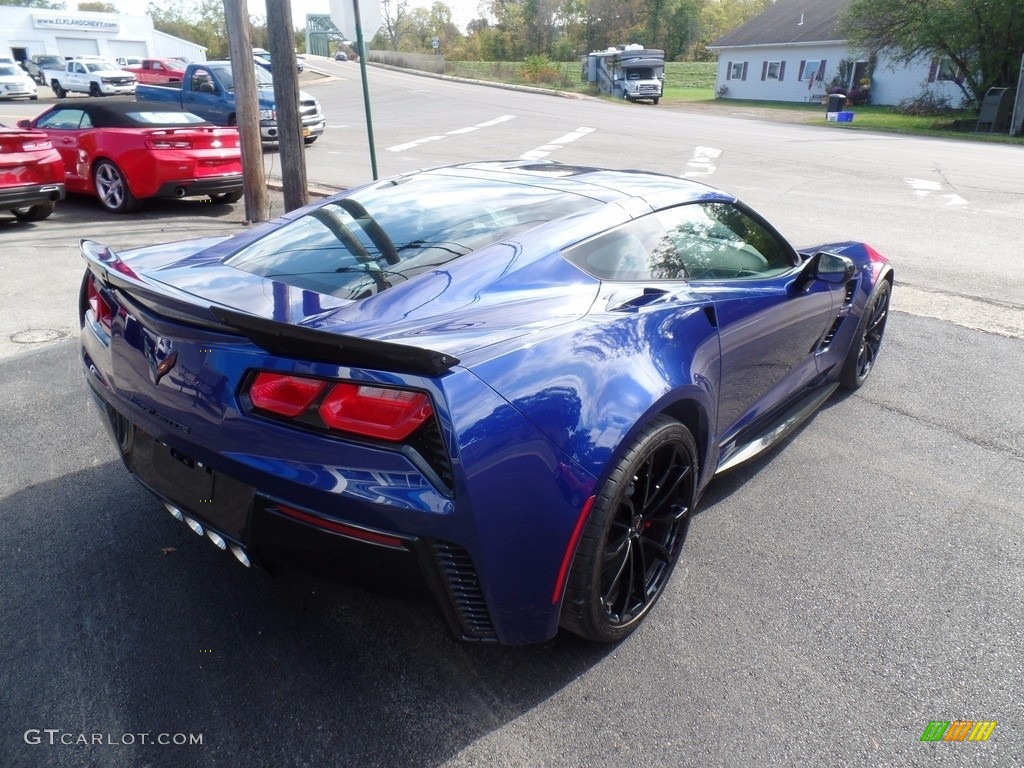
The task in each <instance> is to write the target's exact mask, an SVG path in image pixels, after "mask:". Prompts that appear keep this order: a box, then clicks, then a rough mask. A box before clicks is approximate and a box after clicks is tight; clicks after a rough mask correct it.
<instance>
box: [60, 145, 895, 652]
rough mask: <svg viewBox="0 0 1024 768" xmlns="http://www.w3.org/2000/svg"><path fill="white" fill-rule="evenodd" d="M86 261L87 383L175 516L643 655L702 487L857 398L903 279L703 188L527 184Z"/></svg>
mask: <svg viewBox="0 0 1024 768" xmlns="http://www.w3.org/2000/svg"><path fill="white" fill-rule="evenodd" d="M82 253H83V255H84V257H85V259H86V261H87V263H88V270H87V272H86V275H85V278H84V280H83V284H82V293H81V300H80V312H81V319H82V334H81V355H82V363H83V365H84V373H85V378H86V381H87V382H88V385H89V389H90V391H91V392H92V394H93V395H94V399H95V401H96V402H97V403H98V404H99V406H100V409H101V411H102V412H103V414H104V419H105V422H106V423H107V424H108V425H109V427H110V432H111V434H112V436H113V439H114V441H115V443H116V444H117V447H118V449H119V450H120V452H121V455H122V457H123V460H124V463H125V465H126V466H127V467H128V469H129V470H130V471H131V472H132V473H133V474H134V475H135V477H136V478H137V479H138V480H139V481H140V482H141V483H142V484H143V485H145V486H146V487H147V488H149V489H150V490H151V491H152V492H153V493H154V494H155V495H156V496H157V497H159V498H160V499H161V500H162V501H163V503H164V505H165V506H166V508H167V509H168V510H169V511H170V513H171V514H172V515H174V516H175V517H176V518H178V519H179V520H182V521H184V522H185V523H187V524H188V526H189V527H191V528H192V530H193V531H195V532H196V533H198V534H200V535H203V534H205V535H206V536H207V537H208V538H209V539H210V540H211V541H212V542H213V543H214V544H215V545H217V546H218V547H220V548H221V549H226V550H230V551H231V552H232V553H234V555H235V556H236V557H237V558H238V560H240V561H241V562H242V563H243V564H244V565H246V566H248V565H250V564H252V565H258V566H260V567H263V568H265V569H267V570H270V571H274V570H280V569H286V568H299V569H303V570H306V571H312V572H317V573H322V574H326V575H329V576H331V577H337V578H343V579H350V580H355V581H356V582H357V583H361V584H365V585H369V586H372V587H381V588H388V589H399V590H401V589H404V588H405V587H404V586H403V585H410V587H412V586H419V587H422V588H425V589H427V590H430V591H431V592H432V593H433V594H434V596H435V597H436V598H437V601H438V603H439V605H440V606H441V609H442V612H443V614H444V616H445V618H446V619H447V621H448V623H449V624H450V626H451V627H452V629H453V630H454V632H455V633H456V634H457V635H458V636H459V637H462V638H465V639H476V640H497V641H500V642H503V643H509V644H521V643H534V642H540V641H544V640H546V639H548V638H551V637H552V636H553V635H554V634H555V633H556V632H557V631H558V628H559V626H562V627H565V628H567V629H569V630H571V631H572V632H575V633H577V634H579V635H582V636H583V637H586V638H589V639H591V640H595V641H603V642H612V641H616V640H619V639H621V638H623V637H625V636H626V635H627V634H629V633H630V632H631V631H632V630H633V629H635V628H636V626H637V625H638V624H639V623H640V621H642V620H643V618H644V617H645V616H646V615H647V613H648V612H649V611H650V609H651V608H652V606H653V605H654V604H655V602H656V601H657V599H658V597H659V595H660V594H661V593H662V591H663V590H664V588H665V585H666V583H667V582H668V579H669V577H670V575H671V573H672V569H673V566H674V565H675V563H676V561H677V560H678V558H679V555H680V550H681V548H682V545H683V540H684V538H685V535H686V530H687V525H688V522H689V517H690V515H691V513H692V512H693V510H694V508H695V506H696V504H697V502H698V499H699V498H700V495H701V492H702V491H703V490H704V488H705V487H706V486H707V484H708V482H709V481H710V480H711V479H712V477H714V475H715V474H716V473H717V472H722V471H723V470H726V469H729V468H730V467H733V466H735V465H736V464H738V463H740V462H742V461H744V460H746V459H749V458H751V457H752V456H755V455H756V454H758V453H760V452H761V451H763V450H765V449H767V448H768V447H770V446H771V445H773V444H774V443H776V442H778V441H779V440H780V439H781V438H782V437H784V436H785V435H787V434H788V433H789V432H790V431H791V430H792V429H793V428H794V427H795V426H796V425H797V424H799V423H800V422H801V421H802V420H803V419H804V418H806V417H807V416H809V415H810V414H811V413H813V411H814V410H815V409H816V408H817V407H818V406H820V405H821V404H822V403H823V402H824V401H825V400H826V398H828V396H829V395H830V394H831V393H832V392H833V391H834V390H835V389H836V388H837V387H839V386H842V387H846V388H856V387H859V386H860V385H861V384H862V383H863V382H864V381H865V379H866V378H867V376H868V375H869V373H870V372H871V370H872V367H873V366H874V364H875V361H876V359H877V356H878V353H879V349H880V347H881V343H882V336H883V333H884V330H885V324H886V319H887V316H888V308H889V297H890V293H891V290H892V281H893V272H892V268H891V267H890V266H889V264H888V262H887V260H886V259H885V258H884V257H882V256H881V255H879V254H878V253H877V252H876V251H874V250H873V249H872V248H871V247H869V246H867V245H865V244H862V243H854V242H842V243H829V244H825V245H819V246H816V247H813V248H808V249H804V250H799V251H798V250H796V249H794V248H793V247H792V246H791V245H790V244H789V243H788V242H787V241H786V240H785V239H784V238H783V237H782V236H781V235H779V234H778V232H776V230H775V229H774V228H773V227H772V226H771V225H770V224H769V223H768V222H767V221H765V220H764V219H763V218H762V217H761V216H759V215H758V214H756V213H755V212H753V211H752V210H750V209H749V208H747V207H746V206H744V205H743V204H742V203H740V202H738V201H737V200H736V199H735V198H733V197H731V196H730V195H727V194H725V193H723V192H719V191H717V190H715V189H713V188H711V187H707V186H704V185H702V184H698V183H695V182H692V181H686V180H683V179H678V178H673V177H669V176H661V175H657V174H653V173H644V172H636V171H613V170H602V169H597V168H583V167H574V166H567V165H560V164H555V163H540V164H538V163H535V162H525V161H523V162H510V163H478V164H469V165H461V166H454V167H446V168H438V169H433V170H428V171H422V172H417V173H410V174H407V175H403V176H398V177H395V178H392V179H389V180H386V181H381V182H373V183H371V184H367V185H365V186H361V187H358V188H355V189H352V190H349V191H347V192H345V193H342V194H339V195H336V196H334V197H331V198H328V199H326V200H324V201H321V202H318V203H316V204H314V205H311V206H308V207H306V208H303V209H302V210H299V211H294V212H292V213H290V214H288V215H286V216H283V217H281V218H278V219H276V220H274V221H271V222H268V223H267V224H264V225H261V226H259V227H257V228H254V229H252V230H251V231H248V232H245V233H243V234H240V235H236V236H234V237H231V238H214V239H204V240H196V241H188V242H181V243H172V244H169V245H158V246H152V247H145V248H137V249H133V250H130V251H123V252H120V253H117V252H114V251H112V250H110V249H109V248H107V247H105V246H103V245H100V244H97V243H94V242H90V241H83V242H82Z"/></svg>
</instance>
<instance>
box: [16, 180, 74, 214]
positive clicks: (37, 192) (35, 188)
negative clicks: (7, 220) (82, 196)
mask: <svg viewBox="0 0 1024 768" xmlns="http://www.w3.org/2000/svg"><path fill="white" fill-rule="evenodd" d="M63 199H64V185H63V184H31V185H29V186H25V187H14V188H10V189H0V210H8V209H11V208H29V207H31V206H33V205H39V204H41V203H55V202H57V201H58V200H63Z"/></svg>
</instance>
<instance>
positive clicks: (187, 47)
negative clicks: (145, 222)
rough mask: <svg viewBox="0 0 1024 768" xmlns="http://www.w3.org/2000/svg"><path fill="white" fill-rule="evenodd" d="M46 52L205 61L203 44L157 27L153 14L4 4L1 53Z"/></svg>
mask: <svg viewBox="0 0 1024 768" xmlns="http://www.w3.org/2000/svg"><path fill="white" fill-rule="evenodd" d="M44 53H48V54H53V55H56V56H64V57H66V58H70V57H75V56H102V57H104V58H106V59H110V60H113V59H116V58H118V57H120V56H142V57H152V58H173V57H181V58H185V59H187V60H188V61H206V49H205V48H204V47H203V46H201V45H196V44H195V43H190V42H189V41H187V40H182V39H180V38H177V37H173V36H172V35H167V34H164V33H163V32H159V31H157V30H156V29H154V28H153V20H152V19H151V18H150V17H149V16H129V15H126V14H121V13H93V12H90V11H55V10H44V9H42V8H18V7H12V6H4V9H3V13H0V56H12V57H13V58H14V60H15V61H23V60H25V59H27V58H29V57H30V56H37V55H40V54H44Z"/></svg>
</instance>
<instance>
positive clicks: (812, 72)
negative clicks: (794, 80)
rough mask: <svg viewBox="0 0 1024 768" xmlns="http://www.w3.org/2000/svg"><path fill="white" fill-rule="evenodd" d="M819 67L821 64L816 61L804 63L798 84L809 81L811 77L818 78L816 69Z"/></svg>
mask: <svg viewBox="0 0 1024 768" xmlns="http://www.w3.org/2000/svg"><path fill="white" fill-rule="evenodd" d="M820 65H821V62H820V61H818V60H817V59H814V60H812V61H805V62H804V66H803V68H802V69H801V70H800V82H804V81H805V80H810V79H811V78H812V77H815V78H816V77H817V76H818V67H819V66H820Z"/></svg>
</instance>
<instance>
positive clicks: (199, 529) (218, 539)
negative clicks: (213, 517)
mask: <svg viewBox="0 0 1024 768" xmlns="http://www.w3.org/2000/svg"><path fill="white" fill-rule="evenodd" d="M164 507H166V508H167V511H168V512H170V513H171V515H172V516H173V517H174V519H175V520H180V521H181V522H183V523H185V524H186V525H187V526H188V527H189V528H191V529H192V531H193V533H195V534H196V535H197V536H202V535H203V534H204V533H205V534H206V537H207V538H208V539H209V540H210V541H212V542H213V543H214V545H215V546H216V547H217V548H218V549H224V550H226V549H230V550H231V554H233V555H234V556H235V559H236V560H238V562H240V563H241V564H242V565H244V566H245V567H246V568H250V567H251V566H252V561H251V560H250V559H249V556H248V555H247V554H246V553H245V550H244V549H242V548H241V547H240V546H238V545H237V544H228V542H227V540H226V539H225V538H224V537H223V536H221V535H220V534H219V533H217V532H216V531H213V530H210V529H204V528H203V525H202V523H200V522H199V521H198V520H193V519H192V518H191V517H189V516H188V515H186V514H185V513H184V512H182V511H181V510H180V509H178V508H177V507H176V506H174V505H173V504H167V503H164Z"/></svg>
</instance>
